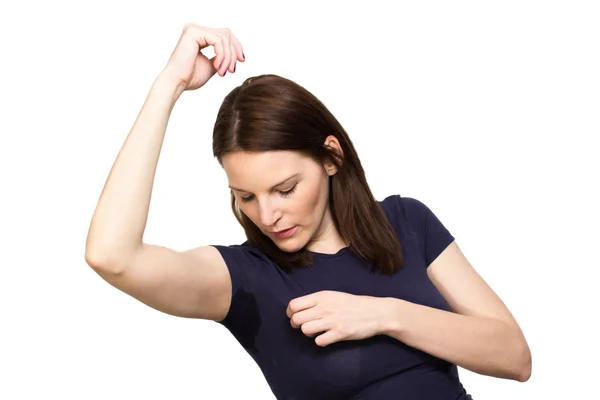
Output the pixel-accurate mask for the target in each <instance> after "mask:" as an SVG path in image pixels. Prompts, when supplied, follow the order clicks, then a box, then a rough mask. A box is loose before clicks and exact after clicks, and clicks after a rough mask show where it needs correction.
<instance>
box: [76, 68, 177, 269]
mask: <svg viewBox="0 0 600 400" xmlns="http://www.w3.org/2000/svg"><path fill="white" fill-rule="evenodd" d="M179 94H180V92H179V91H178V89H177V86H176V85H175V84H171V82H170V81H169V80H168V77H166V76H163V75H161V76H159V77H158V78H157V79H156V81H155V82H154V83H153V85H152V88H151V89H150V91H149V94H148V96H147V97H146V100H145V102H144V105H143V107H142V109H141V110H140V112H139V114H138V116H137V119H136V121H135V123H134V125H133V127H132V128H131V131H130V132H129V134H128V136H127V138H126V140H125V142H124V144H123V146H122V147H121V150H120V151H119V154H118V155H117V158H116V160H115V162H114V164H113V166H112V169H111V171H110V174H109V176H108V178H107V180H106V183H105V185H104V189H103V190H102V193H101V195H100V199H99V201H98V204H97V206H96V210H95V212H94V215H93V217H92V221H91V224H90V228H89V231H88V237H87V242H86V260H87V261H88V263H89V264H90V265H92V264H94V266H98V265H100V264H101V265H103V266H108V267H109V268H113V269H117V268H121V266H120V265H119V264H120V263H121V262H122V261H123V260H126V259H127V258H128V257H130V256H131V255H132V254H133V253H134V252H135V250H136V249H137V247H138V246H139V245H141V243H142V237H143V234H144V230H145V227H146V222H147V218H148V210H149V207H150V198H151V194H152V187H153V183H154V176H155V173H156V167H157V164H158V159H159V155H160V151H161V148H162V144H163V140H164V136H165V131H166V128H167V124H168V120H169V117H170V114H171V111H172V109H173V107H174V105H175V102H176V100H177V97H178V96H179Z"/></svg>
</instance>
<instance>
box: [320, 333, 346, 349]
mask: <svg viewBox="0 0 600 400" xmlns="http://www.w3.org/2000/svg"><path fill="white" fill-rule="evenodd" d="M342 340H344V339H343V338H342V337H341V336H340V334H339V333H337V332H336V331H335V329H330V330H328V331H327V332H324V333H323V334H321V335H319V336H317V337H316V338H315V343H316V344H317V346H320V347H325V346H329V345H330V344H333V343H336V342H341V341H342Z"/></svg>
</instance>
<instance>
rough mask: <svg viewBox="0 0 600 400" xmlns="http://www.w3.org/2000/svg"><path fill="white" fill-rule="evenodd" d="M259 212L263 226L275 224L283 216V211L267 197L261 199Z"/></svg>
mask: <svg viewBox="0 0 600 400" xmlns="http://www.w3.org/2000/svg"><path fill="white" fill-rule="evenodd" d="M258 207H259V214H260V223H261V224H263V226H267V227H271V226H273V225H275V223H276V222H277V221H279V218H281V213H280V211H279V210H277V207H275V205H274V204H273V202H272V201H270V200H269V199H265V200H263V201H259V204H258Z"/></svg>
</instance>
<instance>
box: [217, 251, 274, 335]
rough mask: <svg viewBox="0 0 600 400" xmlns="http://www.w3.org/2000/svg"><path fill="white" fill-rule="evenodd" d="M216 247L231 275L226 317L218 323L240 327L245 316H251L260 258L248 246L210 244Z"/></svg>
mask: <svg viewBox="0 0 600 400" xmlns="http://www.w3.org/2000/svg"><path fill="white" fill-rule="evenodd" d="M212 247H214V248H216V249H217V250H218V251H219V253H220V254H221V256H222V257H223V260H224V261H225V265H226V266H227V269H228V270H229V275H230V277H231V287H232V295H231V297H232V298H231V306H230V308H229V312H228V314H227V317H225V319H224V320H223V321H220V322H219V323H220V324H222V325H224V326H225V327H227V328H229V329H230V330H232V328H233V329H234V330H237V329H239V328H241V327H242V326H243V324H244V322H245V320H246V319H247V318H251V313H252V312H253V310H251V309H250V307H251V305H252V304H256V300H255V299H256V297H255V293H256V287H257V281H258V275H259V271H260V268H261V267H263V266H262V265H261V264H262V263H263V261H262V258H261V257H260V255H259V254H258V252H257V251H255V250H254V249H253V248H252V247H250V246H245V245H231V246H223V245H212Z"/></svg>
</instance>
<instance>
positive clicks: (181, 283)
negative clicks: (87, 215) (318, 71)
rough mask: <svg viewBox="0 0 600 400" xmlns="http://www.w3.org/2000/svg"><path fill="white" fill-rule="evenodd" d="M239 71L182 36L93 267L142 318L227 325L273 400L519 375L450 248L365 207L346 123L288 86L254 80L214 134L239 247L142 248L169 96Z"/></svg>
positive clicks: (468, 270)
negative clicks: (146, 309)
mask: <svg viewBox="0 0 600 400" xmlns="http://www.w3.org/2000/svg"><path fill="white" fill-rule="evenodd" d="M208 46H213V47H214V49H215V54H216V55H215V57H213V58H212V59H208V58H207V57H205V56H204V55H203V54H202V53H201V51H200V50H201V49H203V48H205V47H208ZM244 61H245V56H244V54H243V50H242V46H241V44H240V42H239V41H238V40H237V39H236V38H235V36H234V35H233V34H232V33H231V32H230V31H229V30H228V29H211V28H206V27H200V26H196V25H188V26H186V28H185V29H184V30H183V33H182V35H181V37H180V40H179V42H178V44H177V46H176V47H175V49H174V51H173V53H172V55H171V57H170V59H169V61H168V63H167V65H166V67H165V68H164V70H163V71H162V72H161V73H160V74H159V76H158V78H157V79H156V80H155V82H154V84H153V85H152V88H151V90H150V93H149V95H148V97H147V99H146V102H145V104H144V106H143V107H142V109H141V111H140V114H139V115H138V118H137V120H136V122H135V124H134V126H133V128H132V130H131V132H130V133H129V135H128V137H127V139H126V141H125V143H124V145H123V147H122V149H121V151H120V153H119V155H118V157H117V159H116V161H115V163H114V166H113V169H112V171H111V173H110V176H109V178H108V180H107V182H106V185H105V187H104V190H103V192H102V195H101V197H100V200H99V203H98V206H97V208H96V211H95V213H94V216H93V219H92V222H91V226H90V230H89V233H88V239H87V246H86V261H87V263H88V264H89V265H90V266H91V267H92V268H94V270H95V271H96V272H97V273H98V274H99V275H100V276H101V277H102V278H104V279H105V280H106V281H108V282H109V283H110V284H112V285H113V286H115V287H117V288H119V289H120V290H122V291H124V292H125V293H128V294H129V295H131V296H133V297H135V298H136V299H138V300H140V301H142V302H144V303H145V304H147V305H149V306H150V307H153V308H155V309H157V310H160V311H163V312H166V313H169V314H172V315H176V316H182V317H190V318H201V319H209V320H213V321H217V322H218V323H221V324H223V325H224V326H225V327H227V329H229V330H230V332H231V333H232V334H233V335H234V336H235V337H236V338H237V340H238V341H239V343H240V344H241V345H242V346H244V348H245V349H246V351H248V353H249V354H250V355H251V356H252V357H253V358H254V360H255V361H256V362H257V364H258V365H259V366H260V368H261V369H262V371H263V373H264V375H265V378H266V379H267V381H268V383H269V385H270V387H271V389H272V391H273V393H274V394H275V396H276V397H277V398H279V399H311V400H314V399H351V398H354V399H358V398H360V399H378V400H385V399H397V398H400V397H401V398H405V399H440V400H441V399H448V400H449V399H470V398H471V396H469V395H468V394H467V392H466V390H465V389H464V388H463V387H462V385H461V383H460V380H459V377H458V372H457V365H458V366H461V367H464V368H466V369H469V370H471V371H474V372H477V373H481V374H485V375H490V376H497V377H501V378H507V379H514V380H517V381H526V380H527V379H528V378H529V376H530V374H531V355H530V351H529V347H528V345H527V342H526V340H525V338H524V336H523V334H522V332H521V329H520V328H519V325H518V324H517V322H516V321H515V319H514V318H513V317H512V315H511V313H510V312H509V310H507V308H506V307H505V306H504V304H503V302H502V301H501V300H500V299H499V298H498V297H497V296H496V295H495V294H494V292H493V291H492V289H490V288H489V286H488V285H487V284H486V283H485V282H484V281H483V279H482V278H481V277H480V276H479V275H478V274H477V273H476V272H475V271H474V269H473V268H472V267H471V265H470V264H469V262H468V261H467V260H466V259H465V257H464V255H463V254H462V253H461V251H460V249H459V247H458V245H457V244H456V242H455V241H454V237H453V236H452V235H451V234H450V232H449V231H448V230H447V229H446V228H445V227H444V225H443V224H442V223H441V222H440V221H439V219H437V218H436V216H435V215H434V214H433V212H432V211H431V210H430V209H429V208H428V207H427V206H426V205H425V204H423V203H422V202H420V201H418V200H416V199H413V198H409V197H402V196H400V195H392V196H388V197H387V198H385V199H383V200H382V201H376V200H375V199H374V198H373V195H372V194H371V191H370V189H369V187H368V185H367V182H366V180H365V174H364V171H363V169H362V167H361V164H360V161H359V159H358V156H357V154H356V152H355V150H354V148H353V146H352V143H351V141H350V139H349V138H348V136H347V134H346V132H345V131H344V129H343V128H342V126H341V125H340V124H339V123H338V122H337V120H336V119H335V118H334V117H333V116H332V115H331V114H330V113H329V111H328V110H327V109H326V108H325V106H324V105H323V104H322V103H321V102H319V100H317V99H316V98H315V97H314V96H312V95H311V94H310V93H309V92H308V91H306V90H305V89H304V88H302V87H301V86H299V85H297V84H295V83H294V82H292V81H289V80H287V79H284V78H281V77H278V76H275V75H264V76H258V77H255V78H250V79H248V80H247V81H246V82H244V84H242V85H241V86H240V87H237V88H235V89H234V90H233V91H232V92H231V93H230V94H229V95H228V96H227V97H226V98H225V100H224V102H223V104H222V106H221V108H220V110H219V113H218V117H217V121H216V124H215V127H214V134H213V151H214V155H215V156H216V158H217V159H218V161H219V163H220V164H221V165H222V167H223V168H224V170H225V172H226V174H227V177H228V180H229V187H230V188H231V195H232V207H233V211H234V214H235V216H236V217H237V218H238V220H239V222H240V223H241V224H242V226H243V227H244V229H245V232H246V234H247V238H248V240H247V241H246V242H245V243H243V244H242V245H232V246H222V245H214V246H202V247H198V248H195V249H191V250H189V251H184V252H177V251H174V250H171V249H168V248H164V247H161V246H154V245H149V244H146V243H144V242H143V241H142V237H143V233H144V228H145V223H146V219H147V215H148V207H149V203H150V197H151V192H152V185H153V179H154V174H155V170H156V165H157V162H158V158H159V153H160V150H161V146H162V142H163V138H164V134H165V131H166V126H167V123H168V119H169V116H170V113H171V110H172V109H173V106H174V105H175V102H176V101H177V99H178V98H179V96H180V95H181V94H182V92H183V91H185V90H195V89H198V88H200V87H202V86H203V85H204V84H205V83H206V82H207V81H208V80H209V79H210V78H211V77H212V76H213V75H215V74H216V73H218V74H219V75H220V76H224V75H225V74H226V73H227V72H230V73H234V72H235V69H236V63H237V62H244Z"/></svg>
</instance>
